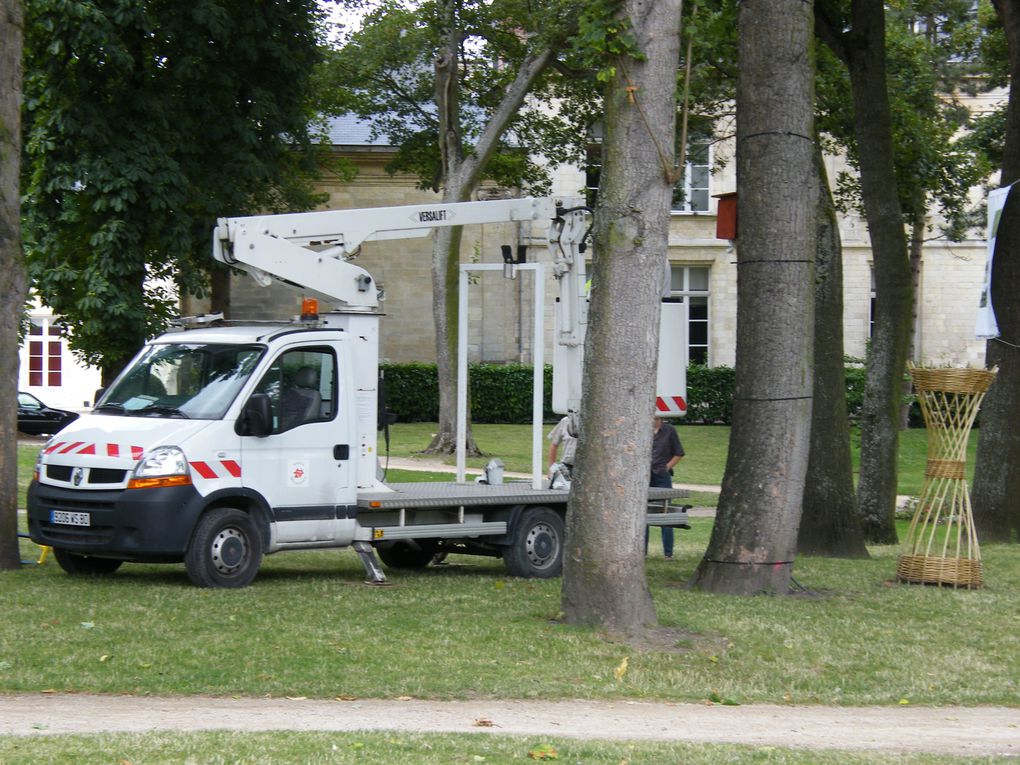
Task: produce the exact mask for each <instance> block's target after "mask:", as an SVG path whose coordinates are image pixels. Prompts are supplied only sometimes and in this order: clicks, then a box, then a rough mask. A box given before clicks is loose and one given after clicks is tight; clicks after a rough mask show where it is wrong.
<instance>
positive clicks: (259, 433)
mask: <svg viewBox="0 0 1020 765" xmlns="http://www.w3.org/2000/svg"><path fill="white" fill-rule="evenodd" d="M234 431H235V432H236V433H237V435H239V436H255V437H256V438H265V437H266V436H268V435H269V434H270V433H272V432H273V404H272V402H271V401H270V400H269V396H267V395H266V394H265V393H253V394H252V397H251V398H250V399H248V403H246V404H245V405H244V409H242V410H241V416H240V417H239V418H238V420H237V424H236V425H235V426H234Z"/></svg>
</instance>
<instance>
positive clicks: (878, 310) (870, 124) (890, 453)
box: [846, 0, 913, 544]
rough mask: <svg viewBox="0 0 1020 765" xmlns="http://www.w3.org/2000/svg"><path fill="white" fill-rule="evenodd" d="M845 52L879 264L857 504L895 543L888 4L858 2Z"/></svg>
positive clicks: (868, 523)
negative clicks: (887, 83)
mask: <svg viewBox="0 0 1020 765" xmlns="http://www.w3.org/2000/svg"><path fill="white" fill-rule="evenodd" d="M851 14H852V21H853V31H852V32H850V33H849V36H848V42H847V46H846V52H847V55H848V63H849V67H850V81H851V86H852V89H853V100H854V132H855V134H856V136H857V151H858V154H859V156H860V168H861V195H862V197H863V200H864V208H865V217H866V218H867V222H868V231H869V233H870V235H871V251H872V255H873V257H874V263H875V266H874V267H875V331H874V335H873V336H872V338H871V352H870V354H869V356H868V371H867V377H866V380H865V387H864V406H863V411H862V413H861V465H860V469H861V477H860V481H859V483H858V494H857V501H858V504H859V505H860V512H861V516H862V522H863V527H864V533H865V535H866V536H867V538H868V539H869V540H870V541H872V542H878V543H885V544H893V543H895V542H896V523H895V514H896V451H897V447H898V443H899V404H900V394H901V392H902V390H903V375H904V374H905V372H906V362H907V346H908V343H909V341H910V315H911V311H912V300H913V297H912V294H911V289H910V284H911V280H910V262H909V260H908V257H907V242H906V234H905V232H904V228H903V215H902V210H901V207H900V200H899V195H898V193H897V190H896V189H897V187H896V171H895V166H894V163H893V143H892V118H891V112H890V107H889V93H888V90H887V85H886V73H885V7H884V6H883V4H882V0H854V2H853V3H852V7H851Z"/></svg>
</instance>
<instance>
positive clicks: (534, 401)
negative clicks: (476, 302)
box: [457, 263, 545, 489]
mask: <svg viewBox="0 0 1020 765" xmlns="http://www.w3.org/2000/svg"><path fill="white" fill-rule="evenodd" d="M513 267H514V268H515V269H516V270H517V271H532V272H534V276H533V277H532V281H533V283H534V292H535V294H534V308H535V315H534V321H533V335H532V338H533V339H532V359H531V360H532V363H533V365H534V369H535V371H534V375H533V377H532V392H531V487H532V488H533V489H541V488H542V462H543V460H542V415H543V411H544V408H545V407H544V401H543V394H544V387H545V386H544V373H545V267H544V264H542V263H521V264H519V265H515V266H513ZM504 268H505V266H504V265H503V264H502V263H473V264H469V263H465V264H462V265H461V267H460V296H459V299H458V308H457V310H458V317H457V482H458V483H464V481H465V473H466V457H467V454H466V443H467V392H468V386H467V378H468V372H467V357H468V289H469V287H470V284H469V279H468V276H469V274H471V273H473V272H484V271H504Z"/></svg>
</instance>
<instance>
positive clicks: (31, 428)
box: [18, 390, 78, 436]
mask: <svg viewBox="0 0 1020 765" xmlns="http://www.w3.org/2000/svg"><path fill="white" fill-rule="evenodd" d="M77 419H78V415H77V413H75V412H68V411H66V410H64V409H54V408H53V407H51V406H46V404H44V403H43V402H42V401H40V400H39V399H37V398H36V397H35V396H33V395H32V394H31V393H24V392H22V391H20V390H19V391H18V430H20V431H21V432H22V433H25V434H27V435H30V436H49V435H53V434H54V433H56V432H57V431H58V430H60V429H61V428H62V427H64V426H65V425H67V423H69V422H74V421H75V420H77Z"/></svg>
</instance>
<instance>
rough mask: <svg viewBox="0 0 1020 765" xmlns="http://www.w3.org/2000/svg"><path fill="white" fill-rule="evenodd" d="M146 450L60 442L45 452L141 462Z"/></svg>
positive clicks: (115, 445)
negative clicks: (124, 458) (128, 458)
mask: <svg viewBox="0 0 1020 765" xmlns="http://www.w3.org/2000/svg"><path fill="white" fill-rule="evenodd" d="M144 452H145V450H144V449H143V448H142V447H140V446H131V445H128V444H93V443H87V442H85V441H58V442H56V443H54V444H50V445H49V446H47V447H46V449H45V450H44V453H45V454H74V455H89V454H91V455H98V456H100V457H128V456H130V457H131V459H133V460H140V459H141V458H142V454H143V453H144Z"/></svg>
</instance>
